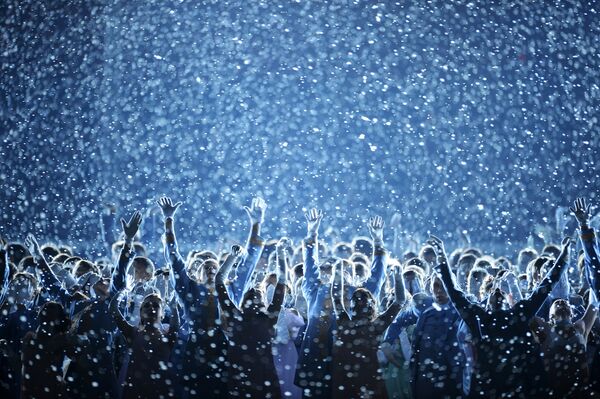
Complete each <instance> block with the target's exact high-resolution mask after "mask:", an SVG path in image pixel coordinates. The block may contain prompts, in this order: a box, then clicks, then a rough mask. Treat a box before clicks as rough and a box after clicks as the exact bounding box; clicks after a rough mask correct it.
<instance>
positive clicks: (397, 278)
mask: <svg viewBox="0 0 600 399" xmlns="http://www.w3.org/2000/svg"><path fill="white" fill-rule="evenodd" d="M394 293H395V295H394V302H393V303H392V304H391V305H390V306H389V307H388V308H387V309H386V311H385V312H383V313H382V314H380V315H379V317H377V321H378V323H377V329H378V330H379V333H380V334H383V332H384V331H385V330H387V328H388V327H389V326H390V324H392V322H393V321H394V319H395V318H396V316H398V313H400V309H402V306H404V303H406V291H405V289H404V278H403V277H402V268H401V267H397V268H395V269H394Z"/></svg>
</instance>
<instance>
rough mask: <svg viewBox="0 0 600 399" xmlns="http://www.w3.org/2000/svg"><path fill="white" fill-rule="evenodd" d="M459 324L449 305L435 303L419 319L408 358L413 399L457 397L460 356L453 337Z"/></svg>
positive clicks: (460, 371)
mask: <svg viewBox="0 0 600 399" xmlns="http://www.w3.org/2000/svg"><path fill="white" fill-rule="evenodd" d="M459 323H460V317H459V315H458V313H457V312H456V310H455V309H454V307H453V306H452V305H451V304H449V303H446V304H443V305H440V304H437V303H436V304H434V305H433V306H432V307H430V308H429V309H427V310H426V311H425V312H423V313H422V314H421V316H420V317H419V320H418V322H417V325H416V327H415V330H414V333H413V334H414V338H413V356H412V359H411V374H412V392H413V395H414V397H415V398H433V397H440V398H442V397H450V398H456V397H459V396H460V394H461V392H462V386H461V383H462V364H463V354H462V352H461V350H460V347H459V345H458V342H457V338H456V334H457V329H458V325H459Z"/></svg>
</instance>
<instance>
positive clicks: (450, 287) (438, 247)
mask: <svg viewBox="0 0 600 399" xmlns="http://www.w3.org/2000/svg"><path fill="white" fill-rule="evenodd" d="M427 243H428V244H429V245H431V246H432V247H433V249H434V250H435V252H436V254H437V262H438V266H437V268H436V270H437V271H438V273H440V276H441V278H442V282H443V283H444V287H445V288H446V292H447V293H448V297H449V298H450V300H451V301H452V303H453V304H454V307H455V308H456V311H457V312H458V314H459V315H460V317H461V318H462V319H463V320H464V321H465V323H467V324H469V323H470V322H471V321H472V320H473V318H474V317H476V316H478V315H480V314H482V313H484V310H483V308H482V307H481V306H479V305H478V304H475V303H473V302H471V301H470V300H469V299H467V296H466V295H465V293H464V292H463V291H462V290H460V289H459V288H458V286H457V284H456V280H455V278H454V275H453V273H452V271H451V270H450V266H448V260H447V258H446V250H445V249H444V243H443V242H442V240H440V239H439V238H438V237H436V236H434V235H431V236H430V237H429V240H427ZM469 327H471V326H470V325H469Z"/></svg>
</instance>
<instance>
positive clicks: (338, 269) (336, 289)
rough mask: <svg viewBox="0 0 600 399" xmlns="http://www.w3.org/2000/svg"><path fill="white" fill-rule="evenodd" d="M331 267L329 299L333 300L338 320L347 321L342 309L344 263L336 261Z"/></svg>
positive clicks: (344, 311)
mask: <svg viewBox="0 0 600 399" xmlns="http://www.w3.org/2000/svg"><path fill="white" fill-rule="evenodd" d="M332 267H333V270H332V273H333V284H331V299H332V300H333V310H334V312H335V315H336V317H337V318H338V319H344V320H348V319H349V318H350V316H349V315H348V312H346V308H345V307H344V280H345V279H344V262H343V261H338V262H336V263H335V264H334V265H333V266H332Z"/></svg>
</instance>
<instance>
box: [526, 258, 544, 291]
mask: <svg viewBox="0 0 600 399" xmlns="http://www.w3.org/2000/svg"><path fill="white" fill-rule="evenodd" d="M546 262H550V258H548V257H546V256H538V257H537V258H535V259H534V260H532V261H531V262H529V264H528V265H527V280H528V283H529V290H530V291H531V290H533V287H535V286H536V285H537V284H538V283H539V282H540V281H541V280H542V277H543V276H542V267H544V264H546Z"/></svg>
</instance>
